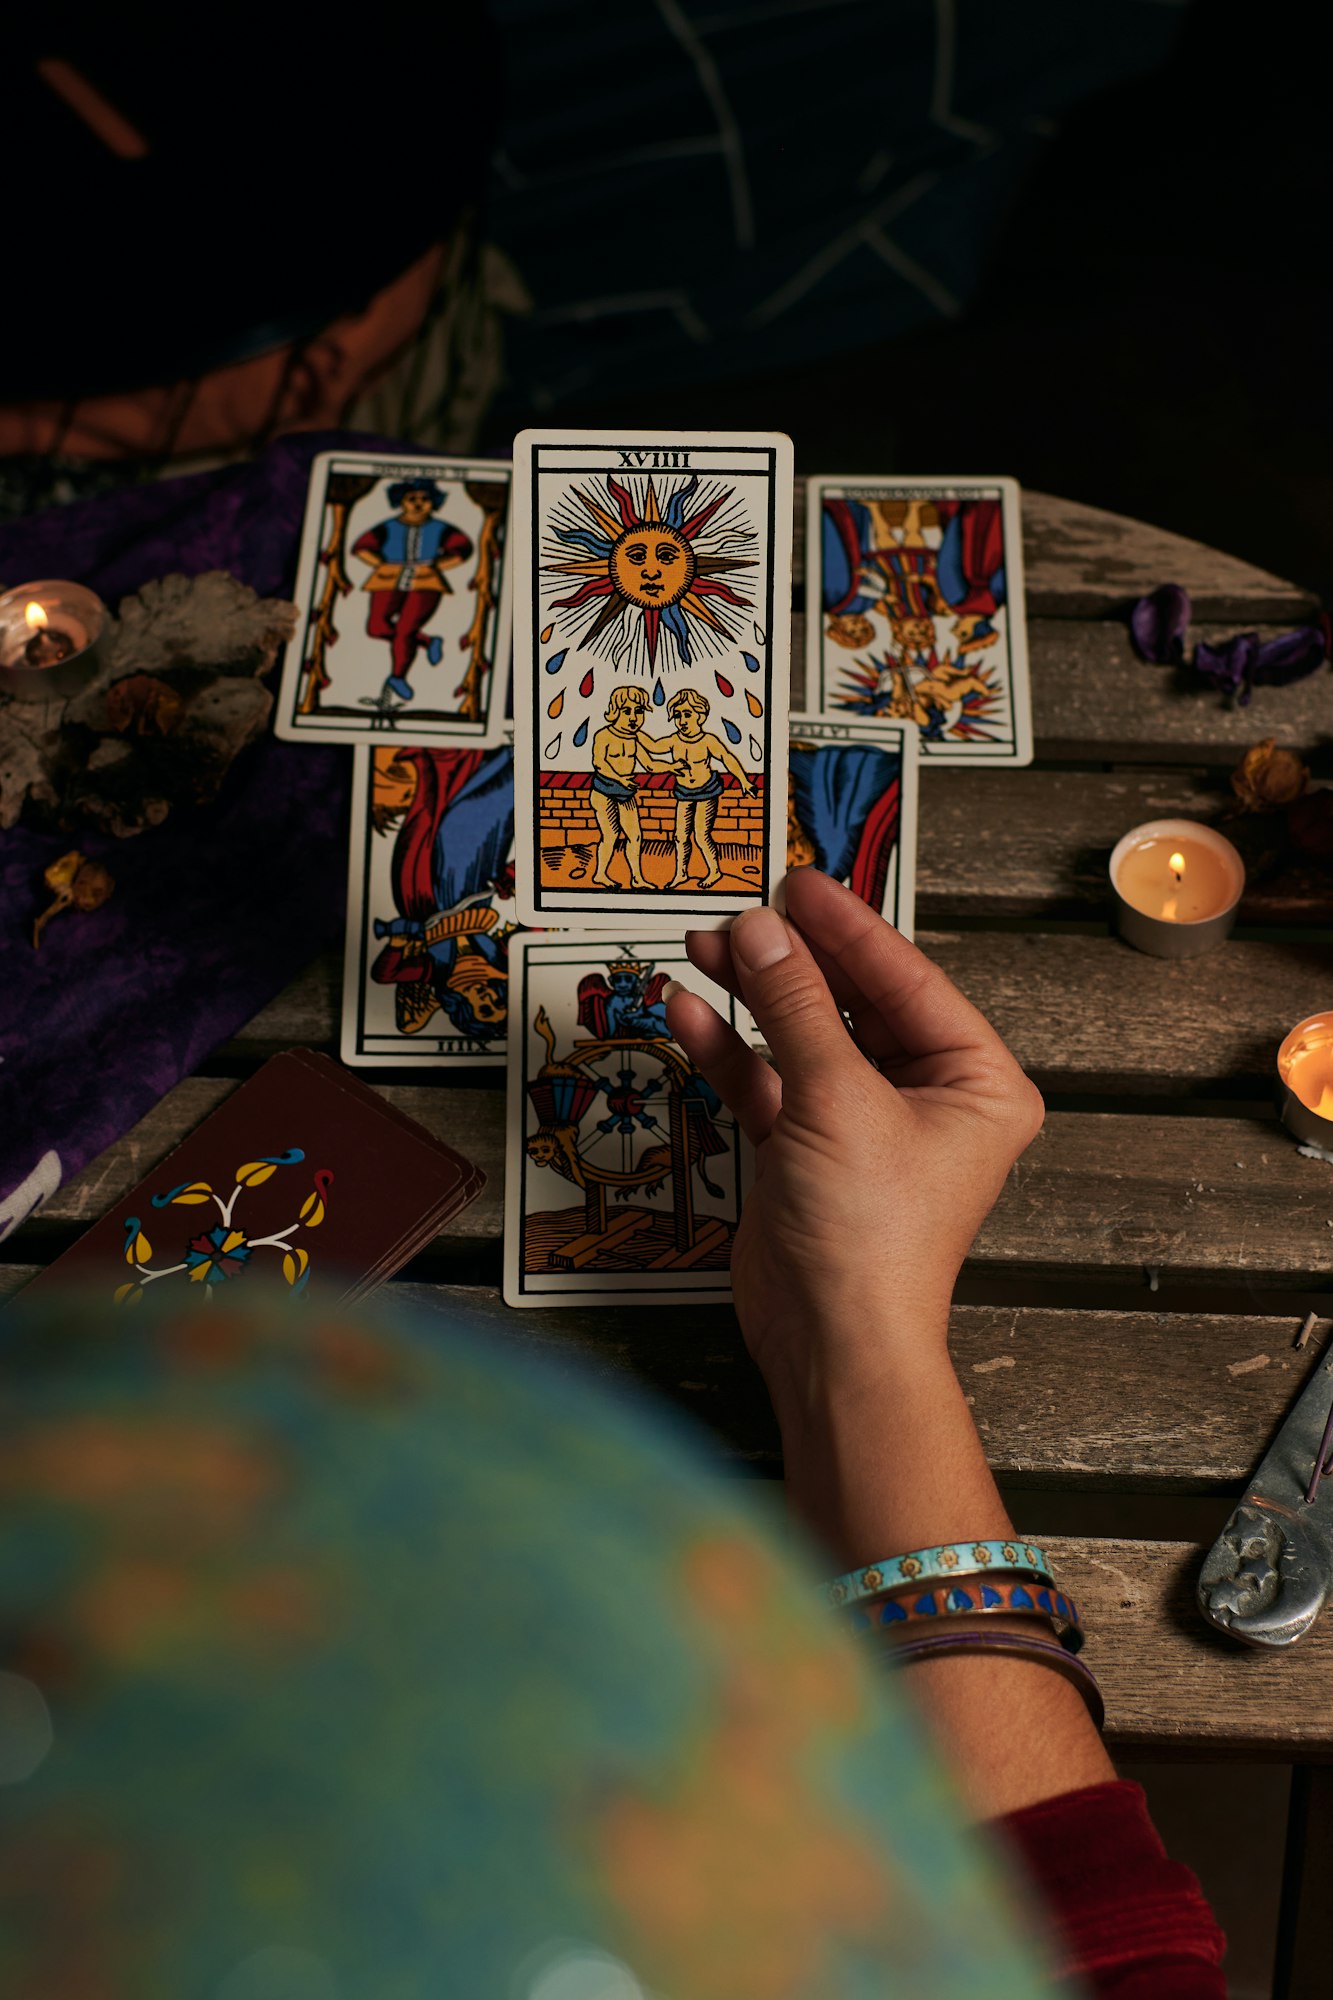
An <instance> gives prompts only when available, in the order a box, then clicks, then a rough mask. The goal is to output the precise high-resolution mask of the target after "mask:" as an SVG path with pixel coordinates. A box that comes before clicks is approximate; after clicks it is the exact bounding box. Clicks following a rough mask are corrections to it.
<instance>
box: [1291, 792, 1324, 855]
mask: <svg viewBox="0 0 1333 2000" xmlns="http://www.w3.org/2000/svg"><path fill="white" fill-rule="evenodd" d="M1287 831H1288V833H1289V834H1290V835H1291V838H1292V842H1293V844H1294V845H1295V846H1296V847H1297V848H1299V850H1300V852H1301V853H1302V854H1304V855H1305V856H1306V857H1307V858H1308V859H1309V860H1311V861H1317V862H1318V863H1319V864H1320V866H1321V867H1324V868H1333V791H1327V790H1325V791H1319V792H1307V793H1306V794H1305V797H1304V798H1302V799H1297V800H1296V802H1295V804H1294V805H1293V806H1292V807H1291V808H1290V810H1289V811H1288V813H1287Z"/></svg>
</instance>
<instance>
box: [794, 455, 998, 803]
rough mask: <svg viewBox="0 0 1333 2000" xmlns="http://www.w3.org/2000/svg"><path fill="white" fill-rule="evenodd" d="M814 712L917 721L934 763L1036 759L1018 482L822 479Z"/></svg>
mask: <svg viewBox="0 0 1333 2000" xmlns="http://www.w3.org/2000/svg"><path fill="white" fill-rule="evenodd" d="M806 507H807V519H806V593H805V595H806V619H805V643H806V699H805V705H806V707H807V709H810V710H817V711H818V712H819V713H821V714H823V715H842V716H848V717H852V718H855V719H858V720H860V721H862V722H866V723H870V724H872V725H874V724H876V723H879V722H913V723H915V724H916V727H917V729H918V731H919V734H920V739H921V756H922V759H923V761H924V762H926V763H931V764H958V765H963V764H976V765H983V764H984V765H990V764H1001V765H1003V764H1030V763H1031V762H1032V700H1031V694H1030V691H1029V685H1028V645H1027V626H1026V622H1025V619H1024V609H1023V538H1022V521H1021V512H1020V496H1019V489H1018V486H1017V484H1016V483H1015V481H1014V480H1012V479H1001V478H978V479H876V478H870V477H867V478H848V479H840V478H833V477H819V478H813V479H811V480H810V481H809V484H808V488H807V493H806Z"/></svg>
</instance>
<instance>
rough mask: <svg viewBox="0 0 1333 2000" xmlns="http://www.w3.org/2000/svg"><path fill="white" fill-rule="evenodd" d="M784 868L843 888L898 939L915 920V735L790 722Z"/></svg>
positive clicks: (813, 720)
mask: <svg viewBox="0 0 1333 2000" xmlns="http://www.w3.org/2000/svg"><path fill="white" fill-rule="evenodd" d="M790 727H791V751H790V762H789V791H788V812H787V866H788V868H789V869H792V868H804V867H815V868H819V869H822V871H823V872H824V874H825V875H832V876H833V878H834V880H835V881H838V882H843V883H845V884H846V886H847V887H848V888H849V889H851V890H852V891H853V892H854V894H856V895H858V896H859V897H860V898H861V900H862V902H863V903H869V905H870V907H871V909H872V910H878V911H879V913H880V915H881V916H882V917H887V918H888V920H889V922H890V923H891V924H892V925H893V926H894V928H895V930H899V931H901V932H902V934H903V936H904V937H908V938H910V937H911V936H912V925H913V921H914V918H915V914H916V809H917V758H918V751H917V731H916V729H915V728H914V727H913V726H912V724H911V723H910V722H897V723H883V722H880V723H873V724H869V725H867V724H866V723H863V722H861V721H852V720H848V721H845V722H844V721H843V720H842V719H841V718H839V717H834V716H828V715H793V716H792V718H791V725H790Z"/></svg>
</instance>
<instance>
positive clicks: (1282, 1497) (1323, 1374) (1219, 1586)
mask: <svg viewBox="0 0 1333 2000" xmlns="http://www.w3.org/2000/svg"><path fill="white" fill-rule="evenodd" d="M1331 1400H1333V1358H1330V1356H1329V1355H1328V1354H1327V1353H1326V1354H1325V1355H1323V1356H1322V1357H1321V1359H1320V1360H1319V1362H1318V1363H1317V1365H1316V1367H1315V1370H1314V1373H1313V1374H1312V1376H1311V1377H1310V1380H1309V1381H1308V1382H1307V1383H1306V1385H1305V1388H1304V1390H1303V1391H1302V1393H1301V1395H1300V1398H1299V1399H1298V1401H1297V1403H1296V1405H1295V1407H1294V1409H1293V1410H1292V1412H1291V1415H1290V1416H1289V1417H1288V1418H1287V1421H1286V1422H1285V1423H1284V1424H1283V1426H1282V1429H1281V1430H1280V1431H1279V1432H1278V1434H1277V1437H1276V1439H1275V1441H1274V1443H1273V1446H1272V1449H1271V1450H1270V1451H1269V1453H1268V1455H1267V1457H1266V1458H1265V1459H1264V1461H1263V1464H1262V1465H1261V1466H1260V1467H1259V1470H1258V1472H1256V1473H1255V1475H1254V1479H1253V1481H1252V1483H1251V1485H1250V1488H1249V1491H1248V1492H1247V1493H1246V1495H1245V1498H1244V1499H1243V1500H1242V1501H1241V1503H1240V1505H1239V1506H1238V1507H1237V1508H1236V1509H1235V1511H1234V1513H1233V1514H1232V1516H1231V1518H1230V1520H1229V1521H1228V1522H1227V1524H1226V1526H1225V1528H1223V1530H1222V1532H1221V1534H1220V1535H1219V1536H1218V1538H1217V1540H1216V1541H1215V1542H1214V1543H1213V1546H1212V1547H1211V1549H1209V1551H1208V1554H1207V1555H1206V1556H1205V1557H1204V1561H1203V1567H1202V1569H1201V1570H1200V1571H1199V1584H1198V1596H1199V1609H1200V1610H1201V1611H1202V1613H1203V1615H1204V1617H1205V1618H1206V1619H1207V1620H1208V1623H1209V1624H1210V1625H1215V1626H1216V1627H1217V1629H1218V1630H1219V1631H1220V1632H1229V1633H1230V1635H1231V1637H1232V1638H1233V1639H1240V1640H1243V1641H1244V1643H1245V1644H1246V1645H1247V1646H1291V1645H1294V1644H1295V1642H1296V1641H1297V1639H1299V1638H1301V1637H1303V1635H1304V1634H1305V1633H1306V1632H1308V1631H1309V1629H1310V1627H1311V1626H1312V1625H1313V1624H1314V1621H1315V1619H1316V1618H1317V1617H1318V1616H1319V1613H1320V1612H1321V1611H1322V1609H1323V1607H1324V1604H1325V1602H1326V1600H1327V1598H1328V1596H1329V1593H1330V1591H1333V1478H1329V1479H1318V1478H1315V1477H1314V1472H1315V1463H1316V1460H1324V1461H1325V1462H1326V1458H1327V1453H1328V1450H1329V1438H1330V1424H1329V1405H1330V1401H1331ZM1321 1470H1322V1467H1321ZM1312 1487H1313V1489H1314V1492H1313V1498H1310V1497H1309V1496H1310V1493H1311V1489H1312Z"/></svg>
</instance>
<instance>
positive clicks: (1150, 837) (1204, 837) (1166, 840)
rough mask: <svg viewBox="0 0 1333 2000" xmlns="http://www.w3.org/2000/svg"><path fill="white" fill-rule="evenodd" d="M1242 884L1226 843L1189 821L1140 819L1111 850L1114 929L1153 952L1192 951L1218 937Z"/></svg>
mask: <svg viewBox="0 0 1333 2000" xmlns="http://www.w3.org/2000/svg"><path fill="white" fill-rule="evenodd" d="M1244 888H1245V867H1244V864H1243V862H1242V861H1241V858H1240V856H1239V854H1237V852H1236V850H1235V848H1234V847H1233V846H1232V845H1231V842H1230V841H1229V840H1225V839H1224V838H1223V837H1222V835H1221V834H1220V833H1215V832H1214V831H1213V829H1212V827H1210V826H1203V825H1201V824H1200V823H1199V822H1198V821H1197V820H1191V819H1153V820H1148V821H1147V822H1146V823H1145V824H1144V825H1143V826H1136V827H1134V828H1133V829H1132V830H1131V831H1130V832H1129V833H1127V834H1126V835H1125V836H1124V839H1123V840H1120V841H1118V842H1117V843H1116V846H1115V849H1114V851H1113V853H1112V855H1111V892H1112V895H1113V898H1114V901H1115V909H1116V928H1117V929H1118V931H1119V932H1120V935H1121V937H1122V938H1124V940H1125V942H1126V943H1127V944H1132V945H1135V946H1137V948H1138V950H1140V951H1146V952H1150V953H1151V954H1152V956H1153V957H1154V958H1195V957H1197V956H1198V954H1199V953H1200V952H1202V951H1211V950H1212V948H1213V946H1214V945H1218V944H1221V942H1222V940H1223V939H1224V938H1225V937H1227V936H1228V935H1229V933H1230V931H1231V928H1232V926H1233V925H1234V923H1235V921H1236V910H1237V907H1238V905H1239V903H1240V899H1241V895H1242V893H1243V892H1244Z"/></svg>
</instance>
